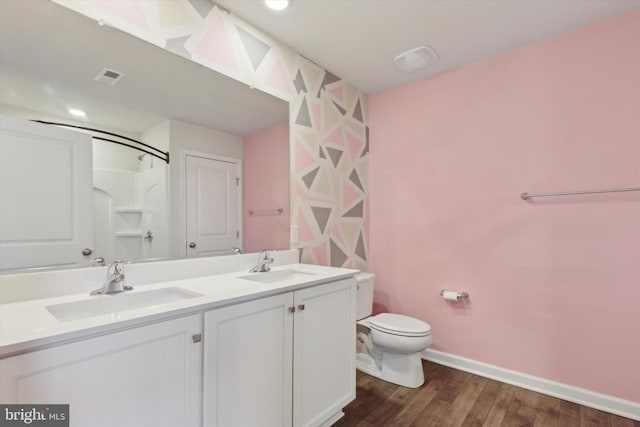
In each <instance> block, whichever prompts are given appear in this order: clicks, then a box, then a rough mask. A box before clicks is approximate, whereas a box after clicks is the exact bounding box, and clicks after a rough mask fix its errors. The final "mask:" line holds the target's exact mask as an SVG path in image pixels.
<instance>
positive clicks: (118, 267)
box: [109, 261, 131, 275]
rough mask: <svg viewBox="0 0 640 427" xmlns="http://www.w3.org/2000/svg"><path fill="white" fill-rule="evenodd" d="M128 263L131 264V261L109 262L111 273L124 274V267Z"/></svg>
mask: <svg viewBox="0 0 640 427" xmlns="http://www.w3.org/2000/svg"><path fill="white" fill-rule="evenodd" d="M126 264H131V261H113V262H112V263H111V264H109V275H112V274H122V269H123V268H124V266H125V265H126Z"/></svg>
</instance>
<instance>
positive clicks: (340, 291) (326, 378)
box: [293, 278, 356, 427]
mask: <svg viewBox="0 0 640 427" xmlns="http://www.w3.org/2000/svg"><path fill="white" fill-rule="evenodd" d="M355 292H356V291H355V279H353V278H351V279H345V280H340V281H338V282H335V283H329V284H325V285H321V286H315V287H312V288H307V289H302V290H300V291H296V292H294V303H295V307H296V315H295V328H294V336H293V342H294V350H293V378H294V383H293V425H294V427H302V426H305V427H308V426H318V425H322V424H324V423H326V422H327V421H330V420H334V421H335V419H337V418H338V417H339V414H341V412H342V408H344V407H345V406H347V404H348V403H349V402H351V401H352V400H353V399H355V396H356V366H355V361H356V353H355V345H356V308H355V307H356V306H355V299H356V294H355Z"/></svg>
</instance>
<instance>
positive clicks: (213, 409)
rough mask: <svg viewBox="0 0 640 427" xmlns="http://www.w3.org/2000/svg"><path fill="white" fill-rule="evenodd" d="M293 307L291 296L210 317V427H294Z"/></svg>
mask: <svg viewBox="0 0 640 427" xmlns="http://www.w3.org/2000/svg"><path fill="white" fill-rule="evenodd" d="M292 306H293V296H292V294H291V293H290V292H289V293H286V294H282V295H276V296H273V297H269V298H263V299H259V300H255V301H250V302H246V303H242V304H237V305H233V306H229V307H224V308H220V309H217V310H213V311H209V312H207V313H205V316H204V330H205V336H204V344H205V346H204V361H205V363H204V399H203V406H204V420H203V421H204V423H203V425H204V426H206V427H253V426H256V427H257V426H259V427H283V426H291V411H292V408H291V384H292V372H291V363H292V361H291V357H292V352H293V349H292V346H293V340H292V334H293V317H294V315H293V312H291V311H290V308H291V307H292ZM354 358H355V356H354ZM354 360H355V359H354ZM354 369H355V368H354ZM354 372H355V371H354Z"/></svg>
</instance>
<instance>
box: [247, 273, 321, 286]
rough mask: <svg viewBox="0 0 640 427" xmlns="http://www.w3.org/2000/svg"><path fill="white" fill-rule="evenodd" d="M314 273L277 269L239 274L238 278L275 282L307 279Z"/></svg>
mask: <svg viewBox="0 0 640 427" xmlns="http://www.w3.org/2000/svg"><path fill="white" fill-rule="evenodd" d="M315 275H316V274H315V273H311V272H308V271H301V270H278V271H268V272H266V273H251V274H248V275H246V276H239V277H238V279H244V280H251V281H253V282H260V283H276V282H282V281H284V280H294V279H295V280H308V279H310V278H311V277H313V276H315Z"/></svg>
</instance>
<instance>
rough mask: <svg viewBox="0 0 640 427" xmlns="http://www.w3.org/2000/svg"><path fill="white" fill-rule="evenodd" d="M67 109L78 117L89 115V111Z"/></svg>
mask: <svg viewBox="0 0 640 427" xmlns="http://www.w3.org/2000/svg"><path fill="white" fill-rule="evenodd" d="M67 111H68V112H69V114H71V115H73V116H76V117H87V113H85V112H84V111H82V110H78V109H77V108H69V109H68V110H67Z"/></svg>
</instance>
